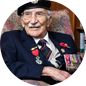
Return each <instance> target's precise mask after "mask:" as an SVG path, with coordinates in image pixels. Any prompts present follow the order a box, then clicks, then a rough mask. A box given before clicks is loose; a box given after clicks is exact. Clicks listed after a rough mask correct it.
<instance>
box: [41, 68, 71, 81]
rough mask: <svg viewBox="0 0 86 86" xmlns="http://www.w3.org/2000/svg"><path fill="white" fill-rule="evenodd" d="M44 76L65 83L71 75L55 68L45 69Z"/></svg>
mask: <svg viewBox="0 0 86 86" xmlns="http://www.w3.org/2000/svg"><path fill="white" fill-rule="evenodd" d="M42 76H50V77H51V78H52V79H54V80H55V81H64V80H66V79H67V78H69V77H70V76H71V75H70V74H69V73H68V72H66V71H62V70H59V69H56V68H53V67H44V68H43V71H42Z"/></svg>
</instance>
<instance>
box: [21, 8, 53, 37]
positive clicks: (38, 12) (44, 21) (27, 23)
mask: <svg viewBox="0 0 86 86" xmlns="http://www.w3.org/2000/svg"><path fill="white" fill-rule="evenodd" d="M51 21H52V18H51V17H50V18H49V19H48V17H47V10H45V9H43V8H35V9H28V10H25V11H24V13H23V16H22V18H21V22H22V25H23V26H24V27H25V30H26V33H27V34H28V35H30V36H32V37H35V38H43V37H44V36H45V35H46V32H47V27H49V25H50V23H51Z"/></svg>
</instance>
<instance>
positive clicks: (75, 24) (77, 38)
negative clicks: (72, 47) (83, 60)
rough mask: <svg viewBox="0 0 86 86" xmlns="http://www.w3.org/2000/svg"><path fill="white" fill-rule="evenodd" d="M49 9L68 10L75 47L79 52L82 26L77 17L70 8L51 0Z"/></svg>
mask: <svg viewBox="0 0 86 86" xmlns="http://www.w3.org/2000/svg"><path fill="white" fill-rule="evenodd" d="M51 5H52V6H51V8H50V10H51V11H55V10H62V9H67V10H68V11H69V16H70V22H71V26H72V31H73V33H74V38H75V43H76V45H77V49H78V52H79V46H80V32H81V31H83V28H81V27H80V21H79V19H78V18H77V16H76V15H75V14H74V13H73V12H72V11H71V10H70V9H68V8H67V7H66V6H64V5H62V4H60V3H57V2H53V1H51Z"/></svg>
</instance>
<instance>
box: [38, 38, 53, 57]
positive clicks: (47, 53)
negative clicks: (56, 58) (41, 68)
mask: <svg viewBox="0 0 86 86" xmlns="http://www.w3.org/2000/svg"><path fill="white" fill-rule="evenodd" d="M46 42H47V41H46V40H44V39H42V40H39V42H38V45H40V46H41V49H40V50H41V52H42V53H43V55H44V56H45V57H46V58H47V59H49V57H50V54H51V52H52V51H51V50H50V48H49V47H47V46H46Z"/></svg>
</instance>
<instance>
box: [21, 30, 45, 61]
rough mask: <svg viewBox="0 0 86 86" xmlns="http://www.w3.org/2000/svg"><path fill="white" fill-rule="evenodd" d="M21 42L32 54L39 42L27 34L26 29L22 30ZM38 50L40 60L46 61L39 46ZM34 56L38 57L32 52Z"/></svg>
mask: <svg viewBox="0 0 86 86" xmlns="http://www.w3.org/2000/svg"><path fill="white" fill-rule="evenodd" d="M21 42H22V44H23V46H24V47H25V48H26V49H27V50H28V52H29V53H31V54H32V50H31V49H32V48H34V47H37V44H36V43H35V41H34V39H33V38H32V37H31V36H29V35H27V33H26V31H25V30H23V31H22V32H21ZM37 49H38V51H39V57H40V60H42V61H44V56H43V54H42V53H41V51H40V50H39V48H38V47H37ZM32 56H33V57H34V59H36V56H35V55H33V54H32Z"/></svg>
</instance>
